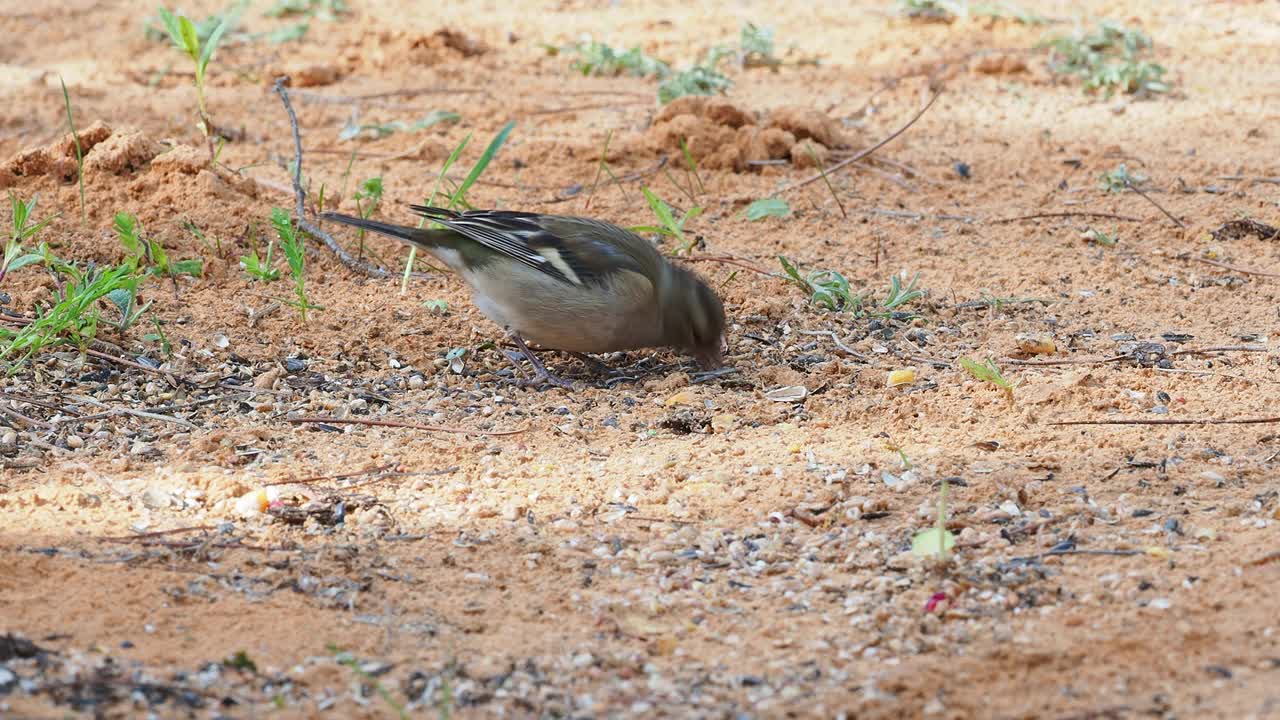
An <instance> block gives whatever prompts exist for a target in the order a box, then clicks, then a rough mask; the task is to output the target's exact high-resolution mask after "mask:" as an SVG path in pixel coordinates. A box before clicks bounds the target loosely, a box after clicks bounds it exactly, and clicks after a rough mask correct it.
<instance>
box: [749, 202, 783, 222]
mask: <svg viewBox="0 0 1280 720" xmlns="http://www.w3.org/2000/svg"><path fill="white" fill-rule="evenodd" d="M743 214H744V215H746V217H747V219H748V220H750V221H752V222H755V221H757V220H763V219H765V218H767V217H780V218H784V217H787V216H788V215H790V214H791V206H790V205H788V204H787V201H786V200H783V199H782V198H760V199H759V200H756V201H755V202H753V203H751V204H750V205H748V206H747V209H746V210H744V211H743Z"/></svg>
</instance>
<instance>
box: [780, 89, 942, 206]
mask: <svg viewBox="0 0 1280 720" xmlns="http://www.w3.org/2000/svg"><path fill="white" fill-rule="evenodd" d="M940 97H942V91H941V90H939V91H938V92H935V93H934V94H933V97H932V98H930V99H929V102H927V103H925V104H924V107H922V108H920V110H919V112H917V113H916V114H915V116H913V117H912V118H911V119H910V120H908V121H907V124H906V125H903V126H902V127H900V128H898V129H897V130H895V131H893V133H891V134H890V135H889V137H886V138H885V139H883V140H881V141H880V142H878V143H876V144H875V145H872V146H871V147H869V148H867V149H866V150H859V151H858V152H856V153H854V154H853V155H850V156H849V157H847V158H845V159H844V160H841V161H840V162H838V163H836V164H835V165H832V166H831V167H829V168H827V169H826V170H824V171H822V172H819V173H818V174H816V175H810V176H809V177H807V178H805V179H803V180H800V181H798V182H794V183H791V184H790V185H787V186H785V187H783V188H782V189H781V190H779V191H777V192H776V193H774V195H782V194H783V193H785V192H788V191H791V190H796V189H799V188H802V187H804V186H805V185H808V184H810V183H814V182H817V181H819V180H822V179H823V178H824V177H826V176H828V175H834V174H835V173H836V172H838V171H840V170H843V169H844V168H846V167H849V166H850V165H852V164H854V163H856V162H858V161H859V160H861V159H862V158H864V157H867V156H868V155H870V154H871V153H873V152H875V151H877V150H879V149H880V148H882V147H884V146H885V145H888V144H889V143H891V142H893V141H894V140H895V139H896V138H897V137H898V136H899V135H901V134H902V133H904V132H906V131H907V129H908V128H910V127H911V126H912V125H915V124H916V121H917V120H919V119H920V117H921V116H923V115H924V114H925V113H926V112H928V111H929V108H931V107H933V104H934V103H935V102H937V100H938V98H940Z"/></svg>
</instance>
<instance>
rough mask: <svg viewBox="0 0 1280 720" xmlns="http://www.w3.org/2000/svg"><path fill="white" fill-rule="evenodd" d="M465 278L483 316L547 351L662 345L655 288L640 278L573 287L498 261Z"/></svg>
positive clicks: (622, 276)
mask: <svg viewBox="0 0 1280 720" xmlns="http://www.w3.org/2000/svg"><path fill="white" fill-rule="evenodd" d="M442 261H443V259H442ZM461 274H462V277H463V279H464V280H465V281H466V282H467V284H468V285H470V286H471V289H472V291H473V294H474V301H475V304H476V307H478V308H479V309H480V311H481V312H482V313H484V314H485V316H487V317H488V318H489V319H490V320H493V321H494V322H495V323H497V324H498V325H501V326H502V327H503V328H505V329H507V330H508V331H511V332H515V333H518V334H519V335H520V336H521V337H523V338H524V339H526V340H528V341H530V342H534V343H537V344H538V345H541V346H543V347H546V348H553V349H557V350H570V351H574V352H583V353H599V352H612V351H615V350H629V349H632V348H641V347H653V346H655V345H660V344H661V340H662V328H661V322H662V321H661V316H660V313H659V312H658V308H657V302H656V297H655V294H654V291H653V285H652V284H651V283H650V282H649V281H648V279H646V278H645V277H644V276H642V275H639V274H637V273H632V272H619V273H616V274H615V275H614V276H613V277H611V278H609V279H608V280H606V281H605V282H604V283H599V284H597V283H591V284H573V283H569V282H565V281H563V280H558V279H556V278H553V277H551V276H549V275H546V274H545V273H541V272H537V271H535V270H531V269H529V268H527V267H526V266H523V265H520V264H519V263H516V262H514V261H508V260H506V259H497V260H495V261H493V262H491V263H490V264H488V265H486V266H484V267H483V268H482V269H463V270H462V271H461Z"/></svg>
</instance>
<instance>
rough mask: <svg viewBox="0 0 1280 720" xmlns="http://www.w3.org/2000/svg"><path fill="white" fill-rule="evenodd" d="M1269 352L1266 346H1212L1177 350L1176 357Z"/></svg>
mask: <svg viewBox="0 0 1280 720" xmlns="http://www.w3.org/2000/svg"><path fill="white" fill-rule="evenodd" d="M1266 351H1267V346H1266V345H1210V346H1208V347H1201V348H1183V349H1182V350H1175V351H1174V353H1173V354H1174V355H1207V354H1209V353H1216V352H1256V353H1264V352H1266Z"/></svg>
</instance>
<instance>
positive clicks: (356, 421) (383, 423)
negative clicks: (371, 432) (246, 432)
mask: <svg viewBox="0 0 1280 720" xmlns="http://www.w3.org/2000/svg"><path fill="white" fill-rule="evenodd" d="M288 420H289V422H291V423H294V424H298V423H320V424H325V425H374V426H378V427H393V428H407V429H409V430H426V431H428V432H444V433H455V434H458V435H492V436H500V435H517V434H519V433H522V432H525V431H526V430H528V429H529V428H527V427H522V428H519V429H516V430H468V429H466V428H453V427H445V426H443V425H422V424H419V423H406V422H399V421H396V420H365V419H362V418H333V417H297V418H288Z"/></svg>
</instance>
